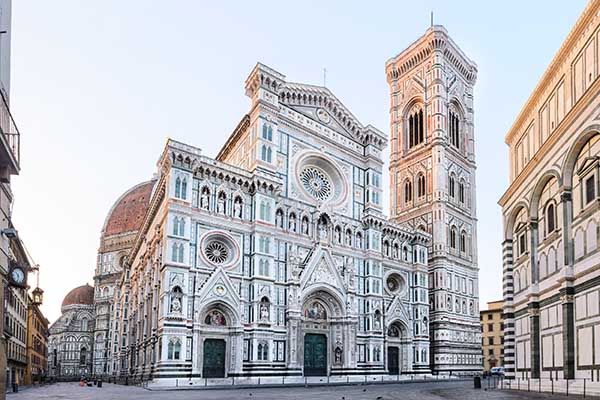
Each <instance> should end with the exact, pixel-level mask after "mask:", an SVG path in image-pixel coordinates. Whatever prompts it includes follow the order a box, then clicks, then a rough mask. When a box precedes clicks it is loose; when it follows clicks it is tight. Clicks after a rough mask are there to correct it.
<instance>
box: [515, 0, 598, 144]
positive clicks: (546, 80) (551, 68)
mask: <svg viewBox="0 0 600 400" xmlns="http://www.w3.org/2000/svg"><path fill="white" fill-rule="evenodd" d="M599 8H600V1H598V0H591V1H590V2H588V4H586V6H585V8H584V9H583V11H582V12H581V15H580V16H579V18H578V19H577V22H575V25H574V26H573V28H571V30H570V31H569V33H568V34H567V37H566V38H565V40H564V41H563V43H562V45H561V46H560V47H559V48H558V51H557V52H556V54H555V55H554V57H553V58H552V61H551V62H550V64H549V65H548V67H546V70H545V71H544V73H543V74H542V77H541V78H540V80H539V81H538V84H537V85H536V86H535V89H533V91H532V92H531V95H530V96H529V98H528V99H527V101H526V102H525V105H524V106H523V108H521V111H520V112H519V114H517V118H516V119H515V121H514V122H513V124H512V125H511V127H510V129H509V130H508V132H507V134H506V136H505V137H504V143H506V144H507V145H508V144H510V142H511V140H512V139H513V137H514V136H515V135H517V134H519V133H520V132H521V130H522V126H523V125H524V124H525V123H526V122H527V120H526V117H528V116H529V112H530V111H531V108H533V107H534V106H535V105H536V103H537V101H539V100H540V99H539V97H540V95H541V94H542V92H543V91H544V90H546V89H547V88H548V85H549V84H550V83H551V81H552V79H553V78H555V73H556V71H557V70H558V69H559V68H560V67H562V65H563V63H564V62H565V61H567V59H568V56H569V53H570V52H571V51H572V50H573V47H574V45H575V44H576V42H577V41H578V40H579V38H580V35H579V34H580V33H583V32H582V31H583V30H585V29H586V28H587V25H588V22H589V20H591V19H593V18H594V17H595V16H596V13H597V12H598V9H599Z"/></svg>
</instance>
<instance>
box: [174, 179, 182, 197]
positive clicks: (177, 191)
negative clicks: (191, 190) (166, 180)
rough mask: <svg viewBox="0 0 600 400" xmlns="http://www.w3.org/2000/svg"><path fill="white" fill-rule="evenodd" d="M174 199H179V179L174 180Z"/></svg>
mask: <svg viewBox="0 0 600 400" xmlns="http://www.w3.org/2000/svg"><path fill="white" fill-rule="evenodd" d="M175 197H177V198H179V197H181V178H179V177H177V178H176V179H175Z"/></svg>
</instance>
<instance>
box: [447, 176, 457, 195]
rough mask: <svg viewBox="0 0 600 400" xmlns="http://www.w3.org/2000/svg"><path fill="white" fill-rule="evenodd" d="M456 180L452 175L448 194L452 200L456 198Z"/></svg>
mask: <svg viewBox="0 0 600 400" xmlns="http://www.w3.org/2000/svg"><path fill="white" fill-rule="evenodd" d="M455 182H456V181H455V179H454V176H453V175H450V179H449V180H448V194H449V195H450V197H451V198H454V196H455V193H456V192H455V185H456V183H455Z"/></svg>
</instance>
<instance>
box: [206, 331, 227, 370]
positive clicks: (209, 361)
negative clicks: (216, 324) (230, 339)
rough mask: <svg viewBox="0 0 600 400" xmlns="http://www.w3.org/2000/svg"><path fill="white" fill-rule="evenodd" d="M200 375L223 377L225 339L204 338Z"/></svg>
mask: <svg viewBox="0 0 600 400" xmlns="http://www.w3.org/2000/svg"><path fill="white" fill-rule="evenodd" d="M202 376H204V377H205V378H224V377H225V340H223V339H206V340H204V362H203V371H202Z"/></svg>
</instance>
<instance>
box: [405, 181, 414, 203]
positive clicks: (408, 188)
mask: <svg viewBox="0 0 600 400" xmlns="http://www.w3.org/2000/svg"><path fill="white" fill-rule="evenodd" d="M411 201H412V183H411V182H410V180H408V179H407V180H406V181H404V203H405V204H408V203H410V202H411Z"/></svg>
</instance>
